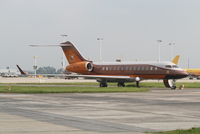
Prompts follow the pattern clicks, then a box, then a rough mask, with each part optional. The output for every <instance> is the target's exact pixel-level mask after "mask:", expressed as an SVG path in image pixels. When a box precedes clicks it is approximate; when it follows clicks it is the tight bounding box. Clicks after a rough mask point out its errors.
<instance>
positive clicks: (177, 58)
mask: <svg viewBox="0 0 200 134" xmlns="http://www.w3.org/2000/svg"><path fill="white" fill-rule="evenodd" d="M179 59H180V55H177V56H176V57H174V59H173V60H172V62H173V63H174V64H176V65H178V63H179Z"/></svg>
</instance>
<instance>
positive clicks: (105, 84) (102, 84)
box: [99, 82, 108, 87]
mask: <svg viewBox="0 0 200 134" xmlns="http://www.w3.org/2000/svg"><path fill="white" fill-rule="evenodd" d="M99 87H108V84H107V82H100V84H99Z"/></svg>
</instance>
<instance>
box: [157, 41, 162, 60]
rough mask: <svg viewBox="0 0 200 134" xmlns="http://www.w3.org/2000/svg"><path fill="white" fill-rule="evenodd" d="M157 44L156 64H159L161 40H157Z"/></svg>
mask: <svg viewBox="0 0 200 134" xmlns="http://www.w3.org/2000/svg"><path fill="white" fill-rule="evenodd" d="M157 42H158V62H160V45H161V43H162V40H157Z"/></svg>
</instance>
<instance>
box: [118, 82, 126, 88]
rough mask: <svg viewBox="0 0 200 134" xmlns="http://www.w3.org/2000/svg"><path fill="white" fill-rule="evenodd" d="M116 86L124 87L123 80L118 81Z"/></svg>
mask: <svg viewBox="0 0 200 134" xmlns="http://www.w3.org/2000/svg"><path fill="white" fill-rule="evenodd" d="M117 86H118V87H125V84H124V82H118V84H117Z"/></svg>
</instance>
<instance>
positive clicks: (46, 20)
mask: <svg viewBox="0 0 200 134" xmlns="http://www.w3.org/2000/svg"><path fill="white" fill-rule="evenodd" d="M199 13H200V1H199V0H0V68H5V67H7V66H10V67H11V68H15V65H16V64H19V65H20V66H21V67H22V68H24V69H26V70H32V66H33V63H34V62H33V56H37V57H38V58H37V64H38V66H39V67H42V66H54V67H56V68H61V67H62V66H61V62H62V55H63V53H62V50H61V48H59V47H49V48H48V47H45V48H42V47H40V48H32V47H30V46H29V45H34V44H37V45H58V44H59V43H61V42H63V41H66V40H69V41H71V42H72V43H73V44H74V45H75V46H76V47H77V49H78V50H79V51H80V53H81V54H82V55H83V56H84V57H85V58H87V59H89V60H93V61H99V59H100V57H99V48H100V47H99V46H100V45H99V41H98V40H97V38H99V37H100V38H103V41H102V59H103V61H104V62H106V61H108V62H110V61H115V60H116V59H117V58H120V59H122V60H123V61H136V60H139V61H156V60H158V42H157V40H162V43H161V49H160V50H161V60H164V61H169V60H171V59H170V58H171V56H172V54H171V46H169V43H173V44H175V45H174V46H173V48H174V49H173V55H174V56H175V55H177V54H179V55H181V60H180V66H181V67H182V68H186V67H187V66H188V60H189V64H190V68H200V61H199V50H200V38H199V37H200V15H199ZM61 34H66V35H68V36H67V37H61V36H60V35H61Z"/></svg>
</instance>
